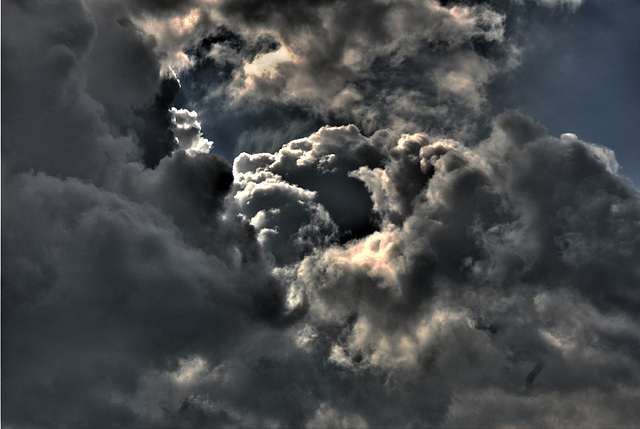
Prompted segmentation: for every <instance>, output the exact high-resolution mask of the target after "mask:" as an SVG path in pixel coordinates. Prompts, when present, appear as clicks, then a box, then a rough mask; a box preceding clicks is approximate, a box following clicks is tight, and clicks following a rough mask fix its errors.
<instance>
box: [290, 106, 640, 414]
mask: <svg viewBox="0 0 640 429" xmlns="http://www.w3.org/2000/svg"><path fill="white" fill-rule="evenodd" d="M390 153H391V154H393V153H395V156H393V155H392V156H390V157H389V158H387V162H386V164H385V166H384V168H379V169H373V170H372V169H369V168H366V167H364V168H360V169H359V170H357V173H354V174H355V175H356V176H357V177H361V178H362V179H363V180H365V182H366V183H367V187H368V188H369V189H370V190H371V192H372V196H373V199H374V202H376V205H375V209H376V210H377V211H378V212H379V213H380V214H382V228H381V230H380V232H378V233H375V234H372V235H370V236H367V237H365V238H363V239H361V240H359V241H357V242H353V243H347V244H346V245H345V246H344V247H337V246H333V247H331V248H329V249H327V250H326V251H322V252H317V253H315V254H313V255H310V256H308V257H307V258H306V259H304V260H303V261H302V262H301V263H300V264H299V267H298V268H297V269H296V271H297V272H296V274H295V276H294V280H293V284H294V285H295V287H298V288H302V289H303V291H304V292H303V293H304V294H306V295H307V297H308V298H307V299H308V301H309V302H310V307H309V316H308V317H309V320H312V321H313V320H315V322H310V323H311V324H310V326H314V325H315V326H325V327H326V326H333V327H334V328H333V329H338V330H339V331H340V332H342V334H340V335H339V336H338V337H335V339H334V340H333V346H332V348H331V351H330V354H329V360H330V361H331V362H333V363H335V364H336V365H339V366H341V367H343V368H345V369H347V370H350V371H354V372H356V373H358V372H359V371H373V370H374V368H375V369H376V370H378V371H379V370H382V371H385V372H387V373H388V374H389V375H388V376H389V377H391V378H390V379H388V382H389V383H391V381H390V380H394V377H400V378H401V376H400V375H398V374H402V373H406V374H415V373H416V371H418V372H421V371H424V372H425V373H426V374H428V375H429V376H432V377H433V376H434V374H440V375H442V376H443V377H444V380H446V381H444V380H443V381H442V383H443V385H446V386H449V387H450V388H451V392H452V398H461V397H458V396H457V395H458V393H455V392H457V390H458V389H459V388H460V386H462V385H463V384H464V385H467V386H469V385H470V384H469V383H470V380H471V379H470V378H469V377H471V374H472V373H471V372H467V371H474V372H475V371H478V370H479V369H478V368H482V370H481V372H482V374H481V375H477V376H476V378H475V379H474V380H475V381H474V382H473V383H477V386H478V387H477V388H478V389H480V390H478V391H476V393H475V394H477V395H482V393H481V392H482V391H484V389H487V391H488V392H495V393H489V395H490V396H493V395H498V396H500V397H505V395H509V396H513V395H516V396H515V397H517V396H518V395H519V394H520V393H518V392H524V390H523V389H524V387H525V378H526V375H527V374H528V373H529V372H530V370H531V368H532V367H533V366H534V365H535V364H536V363H537V362H539V361H544V362H546V363H547V366H546V368H545V374H542V375H541V376H540V379H539V380H538V381H539V384H537V386H538V388H539V389H540V390H542V391H544V392H549V394H550V395H551V397H553V398H554V399H553V400H558V397H557V396H556V394H554V393H552V392H575V393H569V394H568V397H567V398H566V400H565V401H564V402H563V407H562V408H561V409H562V410H564V412H565V413H566V414H564V415H563V414H562V412H561V411H559V410H558V413H559V414H555V415H553V416H549V415H545V414H544V412H543V411H542V408H538V407H545V406H546V405H543V404H546V403H547V402H546V400H539V402H538V401H537V400H536V401H533V400H532V401H530V402H527V403H526V405H521V404H519V405H518V407H520V406H522V407H523V408H522V409H521V410H520V411H519V414H518V417H516V416H515V415H514V416H511V417H509V418H507V419H506V420H504V421H503V422H514V424H522V421H524V420H519V419H520V418H523V417H522V416H526V415H529V416H534V415H535V416H537V417H536V419H537V420H535V421H539V422H540V424H542V425H545V424H552V423H550V422H553V421H562V422H570V421H578V422H581V421H586V420H587V419H588V418H589V417H588V416H589V414H586V410H585V409H584V408H581V407H577V408H576V407H575V406H574V405H572V403H573V401H578V400H580V399H579V398H580V396H579V395H578V394H577V392H578V391H580V390H581V389H584V388H588V389H591V390H592V391H593V392H594V393H593V396H589V397H588V399H587V401H588V402H589V403H591V404H595V403H600V401H602V397H603V396H602V395H603V394H604V393H603V392H605V391H606V392H615V393H614V394H615V395H616V398H619V402H617V403H616V405H615V406H614V407H615V408H616V409H617V410H619V412H622V413H623V410H627V407H628V405H627V404H628V403H630V402H632V401H633V398H635V397H636V395H637V390H636V389H637V385H638V380H637V378H636V377H633V376H631V374H632V373H633V372H634V371H635V370H634V369H632V368H637V365H638V360H637V352H635V351H633V348H630V349H625V351H620V349H615V350H616V351H614V349H612V348H610V347H609V346H607V345H605V344H612V343H610V341H614V342H617V341H622V342H624V341H625V340H623V338H626V339H627V340H626V341H629V343H628V344H633V343H635V342H637V340H638V339H637V337H634V338H635V339H633V340H631V339H630V337H628V335H629V333H630V332H632V331H633V330H634V329H635V328H630V326H637V323H638V322H637V318H636V317H635V314H636V311H637V306H638V291H637V287H636V285H637V284H638V280H639V278H638V276H639V274H640V273H639V272H638V270H637V266H636V265H637V264H636V263H635V262H634V261H636V260H637V259H638V256H639V252H640V249H639V248H638V243H637V240H635V239H634V238H633V237H637V236H638V228H639V226H640V224H639V223H638V219H639V217H638V208H639V202H640V200H639V199H638V194H637V191H635V190H634V189H633V187H632V186H631V185H630V183H629V182H627V181H625V179H622V178H620V177H619V176H616V175H615V172H614V171H613V170H611V167H610V166H611V165H612V164H614V163H615V160H613V159H606V155H605V154H606V152H604V151H602V149H601V148H598V147H594V146H592V145H589V144H586V143H584V142H581V141H579V140H577V139H576V138H575V137H574V136H563V138H562V139H561V140H559V139H554V138H551V137H548V136H546V135H545V134H544V129H542V128H541V127H540V126H539V125H536V124H534V123H532V122H531V121H530V120H529V119H528V118H525V117H522V116H519V115H517V114H514V113H507V114H505V115H503V116H502V117H500V118H498V120H497V123H496V128H495V131H494V134H493V136H492V137H491V138H490V139H488V140H487V141H485V142H483V143H481V144H480V145H478V146H477V147H475V148H473V149H467V148H464V147H463V146H461V145H459V144H457V143H456V142H453V141H440V142H438V141H436V142H433V143H431V142H430V141H429V139H428V137H426V136H405V137H403V138H402V139H400V140H399V142H398V145H397V147H396V148H395V149H393V150H391V151H390ZM396 165H398V167H396ZM401 165H402V166H403V167H399V166H401ZM578 166H580V167H578ZM420 167H422V169H421V168H420ZM376 172H377V173H376ZM400 173H404V174H400ZM419 174H423V176H419ZM406 183H414V184H415V183H421V184H422V188H419V187H418V186H416V187H417V188H418V189H417V190H412V191H411V192H406V191H405V192H404V195H403V190H405V189H406V187H405V184H406ZM622 201H624V203H622ZM399 207H404V210H405V211H404V212H402V209H399ZM623 207H624V208H623ZM587 212H588V214H587ZM403 213H404V216H402V214H403ZM621 217H622V218H624V220H622V219H621ZM574 222H575V223H574ZM585 222H586V223H585ZM591 222H593V223H591ZM569 237H571V238H569ZM630 237H631V238H630ZM583 246H584V247H583ZM578 249H581V250H578ZM574 258H575V259H574ZM578 261H580V262H578ZM614 261H615V262H614ZM576 268H578V269H576ZM605 273H606V274H605ZM576 303H577V304H576ZM549 305H550V306H551V307H549ZM576 305H577V306H578V307H576ZM552 308H555V309H558V310H559V309H561V308H562V309H563V310H561V311H555V310H552ZM587 315H588V316H587ZM600 323H604V325H607V326H608V327H607V328H604V325H599V324H600ZM597 325H599V326H602V327H596V326H597ZM325 329H326V328H325ZM608 329H613V331H611V332H607V333H605V332H606V331H607V330H608ZM585 338H589V340H585ZM614 338H617V340H616V339H614ZM617 344H620V343H617ZM460 356H469V358H468V360H464V358H463V360H461V358H460ZM615 368H619V369H620V370H621V372H620V373H618V372H617V370H616V369H615ZM622 368H624V369H622ZM456 371H460V372H461V374H464V375H461V378H458V376H457V375H455V373H456ZM622 373H624V374H625V376H621V374H622ZM445 374H446V375H445ZM547 374H550V375H548V378H546V377H545V376H546V375H547ZM587 374H597V375H594V376H588V375H587ZM472 379H473V378H472ZM463 380H464V381H463ZM543 380H546V381H543ZM394 382H395V381H394ZM397 382H398V383H400V384H401V385H403V383H405V381H397ZM458 383H460V384H458ZM473 383H472V384H471V385H473ZM405 387H406V385H405ZM491 389H498V391H494V390H491ZM463 390H464V389H463ZM498 392H501V393H498ZM507 392H510V393H507ZM454 400H455V401H458V400H459V399H454ZM466 400H467V399H465V401H466ZM603 404H604V403H603ZM514 406H515V405H514ZM594 406H595V405H594ZM602 406H605V405H602ZM457 407H458V406H457V405H456V406H455V407H453V408H451V409H450V414H448V415H447V417H446V419H445V420H444V422H449V423H451V424H460V423H459V422H460V421H459V420H456V419H457V418H458V413H461V409H460V408H457ZM569 410H573V411H569ZM527 413H530V414H527ZM538 413H539V414H538ZM463 415H465V419H471V420H464V421H467V422H468V421H475V420H473V416H470V415H469V414H464V413H463ZM620 415H621V414H618V413H613V414H607V413H605V414H603V416H606V417H603V420H602V421H601V424H609V423H604V422H605V421H606V422H618V420H617V419H618V417H619V416H620ZM538 416H539V417H538ZM496 418H497V417H496V414H495V413H493V414H491V412H489V414H486V415H484V414H483V415H482V416H478V419H479V420H477V422H479V424H490V425H493V424H500V423H499V421H498V420H495V419H496ZM447 419H448V420H447ZM491 419H494V420H491ZM367 421H368V422H369V423H370V424H373V425H376V424H382V423H381V422H380V421H371V420H370V419H367ZM508 424H511V423H508ZM567 424H568V423H567ZM611 424H612V423H611Z"/></svg>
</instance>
